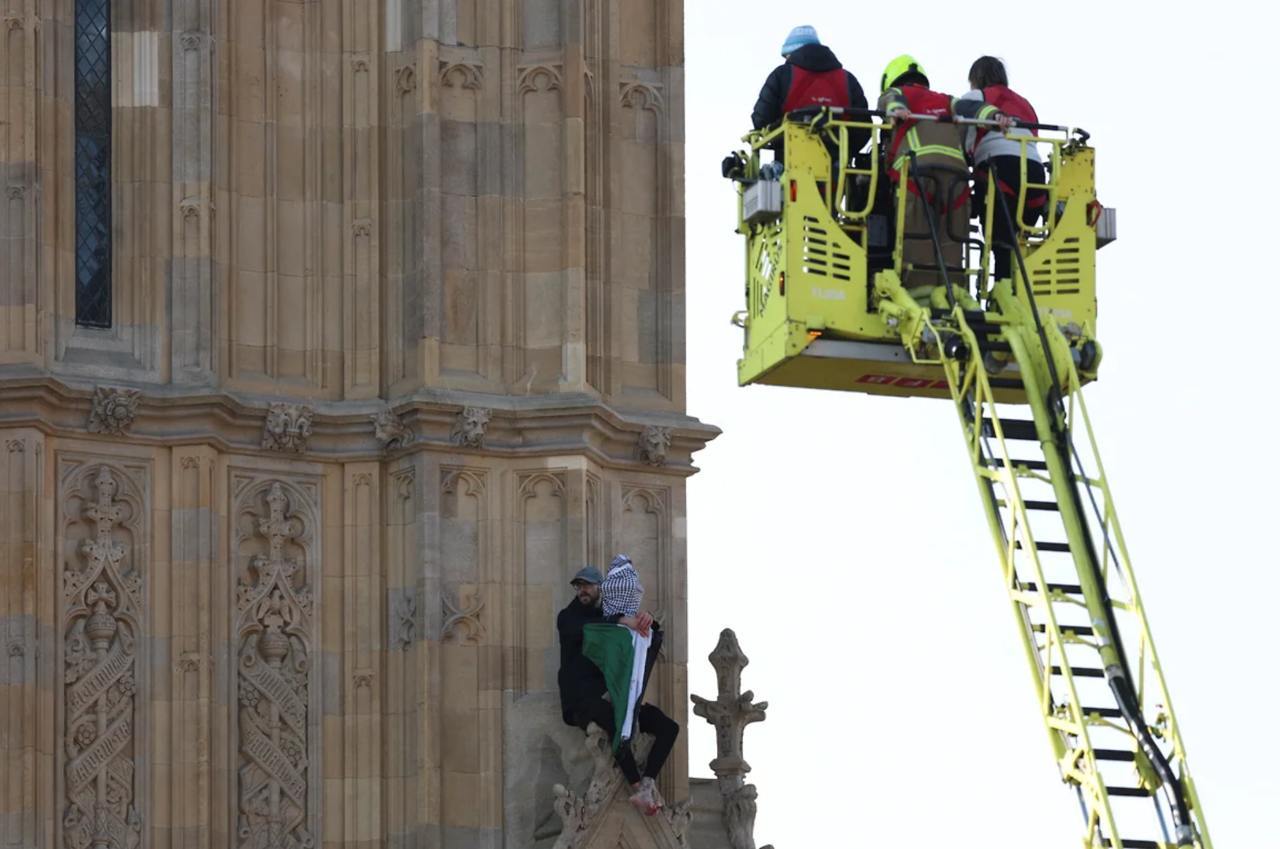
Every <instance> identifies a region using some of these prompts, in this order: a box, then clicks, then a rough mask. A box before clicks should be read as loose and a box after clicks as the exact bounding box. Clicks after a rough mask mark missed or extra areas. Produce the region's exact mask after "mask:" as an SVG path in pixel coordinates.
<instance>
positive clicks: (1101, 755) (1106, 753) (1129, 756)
mask: <svg viewBox="0 0 1280 849" xmlns="http://www.w3.org/2000/svg"><path fill="white" fill-rule="evenodd" d="M1093 756H1094V758H1096V759H1097V760H1100V761H1128V762H1129V763H1132V762H1133V761H1134V755H1133V752H1131V751H1129V750H1128V749H1094V750H1093Z"/></svg>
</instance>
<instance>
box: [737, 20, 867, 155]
mask: <svg viewBox="0 0 1280 849" xmlns="http://www.w3.org/2000/svg"><path fill="white" fill-rule="evenodd" d="M782 55H783V56H784V57H785V58H786V61H785V62H783V63H782V64H781V65H779V66H778V67H776V68H774V69H773V72H772V73H770V74H769V78H768V79H767V80H765V83H764V88H762V89H760V97H759V98H757V99H756V106H755V109H753V110H752V111H751V125H752V126H753V127H755V128H756V129H757V130H758V129H760V128H761V127H768V126H771V125H773V124H776V123H778V122H779V121H781V120H782V116H783V115H785V114H787V113H788V112H791V111H793V110H795V109H803V108H804V107H806V106H841V107H844V108H846V109H849V108H853V109H866V108H867V96H866V95H865V94H863V93H862V86H861V85H859V84H858V80H857V78H856V77H854V75H853V74H851V73H849V72H848V71H846V70H845V69H844V66H843V65H841V64H840V60H839V59H837V58H836V54H834V53H832V52H831V48H829V47H826V46H825V45H823V43H822V42H821V41H819V40H818V31H817V30H815V29H814V28H813V27H811V26H798V27H795V28H793V29H792V30H791V32H790V33H788V34H787V39H786V41H784V42H782ZM869 138H871V133H870V131H862V132H851V133H850V134H849V143H850V145H851V147H852V150H853V151H855V152H856V151H859V150H861V149H862V146H863V145H864V144H866V142H867V140H868V139H869ZM774 152H775V154H777V155H778V157H779V158H781V155H782V151H781V150H780V149H778V147H776V146H775V148H774Z"/></svg>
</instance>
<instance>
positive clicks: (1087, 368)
mask: <svg viewBox="0 0 1280 849" xmlns="http://www.w3.org/2000/svg"><path fill="white" fill-rule="evenodd" d="M882 129H883V130H884V131H885V132H886V133H887V125H884V124H881V123H879V122H873V121H872V120H871V117H870V116H867V117H866V118H863V119H855V118H849V117H846V116H844V115H842V114H840V110H820V111H816V112H811V113H809V114H801V113H792V114H791V115H790V116H788V120H786V121H784V122H782V123H781V124H780V125H779V126H777V127H774V128H769V129H765V130H761V131H758V132H754V133H751V134H749V135H748V136H746V137H744V141H747V142H748V143H749V144H750V150H749V152H742V153H738V154H736V155H735V160H736V167H731V166H730V161H728V160H727V161H726V165H727V167H726V172H727V175H728V176H732V177H733V178H734V179H735V181H736V182H737V186H738V194H739V205H738V211H739V215H738V232H739V233H741V234H742V235H743V236H745V237H746V275H745V279H746V281H747V291H746V301H747V308H746V309H745V310H743V311H741V312H739V313H737V314H736V315H735V316H734V319H733V320H734V323H735V324H736V325H738V326H740V327H742V328H743V330H744V335H745V340H744V345H743V356H742V359H741V360H739V362H738V382H739V384H740V385H746V384H749V383H764V384H772V385H780V386H797V387H812V388H819V389H842V390H850V391H855V392H867V393H870V394H874V395H897V396H925V397H934V398H946V397H949V392H948V389H947V381H946V377H945V375H944V374H943V371H942V368H941V367H940V366H939V364H938V363H937V361H936V359H933V358H922V357H915V356H913V355H912V353H911V352H909V351H908V350H906V349H904V347H903V344H902V333H901V328H899V327H898V326H897V325H896V320H897V318H896V316H895V314H894V313H895V311H894V310H893V309H892V308H891V306H890V305H891V302H892V297H890V296H889V293H890V292H893V291H894V290H899V289H901V288H902V287H901V282H902V280H903V279H904V278H907V277H908V276H909V274H910V271H911V267H910V265H909V264H907V263H905V260H904V252H903V241H904V235H907V236H908V237H909V234H904V227H903V222H904V220H905V215H906V212H905V207H906V193H905V192H899V193H898V195H899V197H898V198H896V199H888V192H887V191H886V189H887V186H885V185H883V184H884V182H885V178H884V176H883V174H881V173H880V169H879V168H878V167H877V165H876V163H877V161H878V159H879V155H878V154H879V146H880V142H881V132H882ZM859 130H861V131H863V132H865V131H868V130H869V131H870V132H871V138H872V140H871V149H870V152H869V155H868V154H863V155H861V156H859V157H857V158H856V160H855V161H853V164H852V166H850V167H845V168H833V166H832V158H833V156H832V154H833V153H834V154H835V156H836V157H838V159H839V161H841V162H850V161H851V160H854V157H853V156H852V153H853V152H852V151H850V150H849V138H850V136H851V135H852V134H855V133H856V131H859ZM1085 138H1087V135H1085V134H1083V133H1075V134H1073V133H1071V132H1069V131H1068V132H1062V133H1060V134H1058V137H1056V138H1055V137H1052V136H1047V135H1042V136H1040V137H1037V138H1024V139H1023V162H1024V166H1023V167H1024V173H1025V161H1026V151H1027V148H1028V147H1029V146H1031V145H1036V146H1038V147H1039V148H1040V150H1041V151H1042V154H1041V156H1042V159H1044V160H1045V161H1046V162H1047V164H1048V174H1049V176H1048V177H1047V181H1046V183H1044V184H1033V185H1032V186H1030V188H1041V187H1042V188H1043V189H1044V190H1046V191H1047V193H1048V204H1047V209H1048V210H1049V214H1048V215H1047V216H1046V220H1044V221H1042V222H1041V223H1040V224H1039V225H1038V226H1035V227H1021V228H1020V230H1021V233H1020V237H1021V238H1020V241H1021V246H1022V254H1023V257H1024V259H1025V268H1026V272H1027V275H1028V276H1029V277H1030V279H1031V283H1032V288H1033V290H1034V292H1033V294H1034V296H1035V301H1036V303H1037V304H1038V305H1039V307H1040V308H1041V309H1042V310H1047V311H1048V312H1050V313H1051V314H1052V315H1053V316H1055V318H1056V319H1057V321H1058V323H1059V325H1060V326H1062V327H1063V329H1064V332H1065V333H1066V334H1067V336H1068V338H1069V339H1070V340H1071V345H1072V350H1073V354H1072V356H1073V359H1075V361H1076V365H1077V367H1078V368H1079V369H1080V371H1081V375H1082V377H1083V378H1084V379H1085V381H1086V382H1087V381H1088V380H1091V379H1092V378H1093V377H1094V376H1095V374H1096V368H1097V365H1098V360H1099V359H1100V356H1099V348H1098V346H1097V344H1096V341H1095V340H1094V327H1095V321H1096V317H1097V305H1096V299H1095V296H1094V291H1095V288H1094V287H1095V273H1094V272H1095V255H1096V251H1097V248H1098V247H1099V246H1100V245H1101V244H1105V243H1106V241H1108V240H1109V238H1110V237H1111V236H1110V234H1109V233H1107V232H1106V231H1105V230H1102V232H1100V229H1101V228H1099V226H1098V225H1099V224H1101V225H1102V227H1103V228H1105V227H1107V226H1110V225H1113V224H1114V218H1112V217H1111V215H1110V214H1109V211H1105V212H1107V214H1105V215H1104V214H1103V213H1104V210H1102V208H1101V207H1100V206H1099V205H1098V203H1097V198H1096V195H1095V192H1094V171H1093V162H1094V159H1093V149H1092V148H1090V147H1088V146H1087V144H1085V142H1084V140H1083V139H1085ZM779 143H781V144H782V145H784V149H785V154H786V156H785V158H786V169H785V171H784V172H783V173H781V174H780V175H777V174H773V175H770V174H768V171H767V170H766V173H765V175H762V173H761V167H762V165H761V161H760V160H761V152H762V151H763V150H765V149H767V148H770V147H776V146H778V145H779ZM772 165H773V163H769V164H768V165H767V166H766V169H767V168H769V167H771V166H772ZM908 167H909V166H908ZM908 178H909V175H908V174H904V175H903V180H904V181H905V180H906V179H908ZM833 183H834V184H835V186H834V191H833V187H832V184H833ZM1027 188H1028V186H1027V185H1026V181H1024V188H1023V191H1022V196H1021V197H1019V198H1018V209H1017V215H1016V217H1015V220H1018V221H1021V220H1022V215H1021V211H1022V208H1023V205H1024V204H1025V203H1026V194H1027ZM994 194H995V193H994V192H992V193H989V194H988V203H987V209H985V210H982V211H980V213H985V215H986V216H987V221H988V222H990V221H992V220H993V216H994V215H997V214H999V213H998V211H997V210H996V209H995V208H994V206H993V204H992V198H993V197H994ZM878 198H879V199H880V200H879V202H877V199H878ZM886 201H887V202H886ZM1100 219H1102V220H1101V221H1100ZM975 229H976V228H975ZM985 232H990V227H988V228H986V231H985ZM890 234H892V235H890ZM921 236H922V234H916V237H917V238H919V237H921ZM877 249H878V250H877ZM989 254H990V249H989V247H988V246H987V245H984V244H982V243H981V241H979V240H978V239H977V238H973V239H972V240H971V241H970V242H969V244H968V246H967V250H966V256H965V259H966V267H965V268H964V269H960V270H953V273H952V282H953V286H954V287H955V288H956V289H957V290H958V291H961V292H963V293H965V294H966V295H967V296H968V297H969V298H970V299H976V302H985V301H987V300H988V299H989V298H990V296H991V291H990V289H991V286H992V284H991V283H989V282H988V279H987V275H986V273H985V272H984V271H983V270H982V269H985V268H986V267H987V264H988V256H989ZM904 272H905V273H904ZM1010 282H1011V289H1012V292H1013V294H1014V295H1015V296H1019V297H1020V298H1021V300H1022V301H1023V302H1024V303H1026V302H1027V295H1026V286H1025V284H1024V282H1023V280H1022V278H1021V275H1020V274H1019V273H1018V272H1017V270H1016V269H1015V275H1014V278H1013V280H1012V281H1010ZM911 293H912V294H914V295H917V297H918V298H919V299H920V300H921V302H922V303H927V301H926V298H927V296H928V294H929V293H928V292H924V293H921V292H918V291H915V290H911ZM935 300H936V299H935ZM935 305H938V306H941V305H942V304H938V303H935ZM976 306H977V303H975V308H976ZM922 359H926V360H932V361H924V362H922V361H920V360H922ZM1010 368H1014V366H1010ZM998 380H999V379H998V377H997V381H998ZM1011 383H1016V381H1011ZM996 393H997V399H998V400H1000V401H1013V402H1017V401H1020V400H1022V398H1023V396H1022V390H1021V389H1020V388H1017V387H1011V388H997V389H996Z"/></svg>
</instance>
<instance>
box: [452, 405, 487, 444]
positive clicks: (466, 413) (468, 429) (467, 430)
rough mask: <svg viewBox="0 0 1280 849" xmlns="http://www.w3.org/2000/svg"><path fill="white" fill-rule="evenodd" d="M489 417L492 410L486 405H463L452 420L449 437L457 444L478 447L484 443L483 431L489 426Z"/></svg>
mask: <svg viewBox="0 0 1280 849" xmlns="http://www.w3.org/2000/svg"><path fill="white" fill-rule="evenodd" d="M491 418H493V410H490V409H488V408H486V407H463V408H462V412H460V413H458V418H457V419H455V420H454V423H453V431H452V432H451V433H450V434H449V438H450V439H452V440H453V441H454V442H455V443H456V444H458V445H463V446H466V447H467V448H479V447H480V446H482V445H484V436H485V431H487V430H488V428H489V420H490V419H491Z"/></svg>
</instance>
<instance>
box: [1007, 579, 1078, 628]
mask: <svg viewBox="0 0 1280 849" xmlns="http://www.w3.org/2000/svg"><path fill="white" fill-rule="evenodd" d="M1044 586H1045V589H1047V590H1048V591H1049V592H1054V591H1055V590H1056V591H1060V592H1064V593H1067V594H1069V595H1084V587H1082V586H1080V585H1079V584H1058V583H1054V582H1053V581H1049V582H1047V583H1046V584H1045V585H1044ZM1022 588H1023V589H1024V590H1030V591H1031V592H1035V591H1036V590H1037V589H1039V584H1037V583H1036V582H1035V581H1028V582H1027V583H1025V584H1023V585H1022ZM1059 630H1064V631H1065V630H1066V629H1065V628H1062V627H1061V626H1059Z"/></svg>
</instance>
